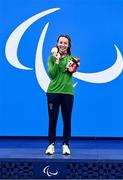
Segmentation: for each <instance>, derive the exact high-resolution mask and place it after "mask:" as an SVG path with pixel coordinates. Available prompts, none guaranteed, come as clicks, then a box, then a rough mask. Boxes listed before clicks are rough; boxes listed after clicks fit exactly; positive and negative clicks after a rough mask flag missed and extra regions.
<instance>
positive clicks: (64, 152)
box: [62, 144, 70, 155]
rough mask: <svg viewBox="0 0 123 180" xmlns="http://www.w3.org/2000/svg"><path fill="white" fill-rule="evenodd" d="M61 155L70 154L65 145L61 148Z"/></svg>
mask: <svg viewBox="0 0 123 180" xmlns="http://www.w3.org/2000/svg"><path fill="white" fill-rule="evenodd" d="M62 154H63V155H69V154H70V149H69V147H68V145H67V144H64V145H63V146H62Z"/></svg>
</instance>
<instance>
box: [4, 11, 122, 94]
mask: <svg viewBox="0 0 123 180" xmlns="http://www.w3.org/2000/svg"><path fill="white" fill-rule="evenodd" d="M58 10H60V8H53V9H48V10H46V11H43V12H41V13H38V14H36V15H34V16H32V17H30V18H29V19H27V20H25V21H24V22H23V23H22V24H20V25H19V26H18V27H17V28H16V29H15V30H14V31H13V32H12V33H11V35H10V36H9V38H8V40H7V43H6V47H5V54H6V58H7V60H8V62H9V63H10V64H11V65H12V66H14V67H15V68H18V69H22V70H33V69H32V68H30V67H27V66H24V65H23V64H21V63H20V61H19V59H18V57H17V50H18V46H19V43H20V40H21V38H22V36H23V34H24V33H25V31H26V30H27V29H28V28H29V27H30V26H31V25H32V24H33V23H34V22H35V21H37V20H38V19H40V18H42V17H44V16H46V15H48V14H51V13H53V12H55V11H58ZM48 26H49V22H48V23H46V25H45V26H44V28H43V30H42V33H41V36H40V38H39V42H38V45H37V50H36V56H35V73H36V78H37V81H38V83H39V85H40V87H41V88H42V89H43V90H44V91H46V90H47V87H48V84H49V82H50V79H49V77H48V75H47V73H46V70H45V68H44V64H43V56H42V49H43V44H44V40H45V36H46V32H47V29H48ZM114 46H115V49H116V53H117V58H116V61H115V63H114V64H113V65H112V66H111V67H110V68H108V69H106V70H103V71H100V72H96V73H82V72H75V73H74V74H73V77H75V78H77V79H79V80H82V81H86V82H90V83H107V82H110V81H112V80H114V79H116V78H117V77H118V76H119V75H120V74H121V72H122V70H123V57H122V55H121V53H120V51H119V49H118V47H117V46H116V45H114ZM80 58H81V57H80Z"/></svg>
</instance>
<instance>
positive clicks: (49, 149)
mask: <svg viewBox="0 0 123 180" xmlns="http://www.w3.org/2000/svg"><path fill="white" fill-rule="evenodd" d="M54 152H55V146H54V143H52V144H50V145H49V146H48V148H47V150H46V151H45V154H47V155H52V154H54Z"/></svg>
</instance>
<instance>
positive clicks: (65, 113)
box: [47, 93, 74, 144]
mask: <svg viewBox="0 0 123 180" xmlns="http://www.w3.org/2000/svg"><path fill="white" fill-rule="evenodd" d="M73 99H74V96H73V95H69V94H55V93H47V101H48V113H49V132H48V136H49V144H51V143H55V141H56V126H57V121H58V114H59V110H60V108H61V113H62V118H63V144H64V143H65V144H68V143H69V139H70V137H71V114H72V108H73Z"/></svg>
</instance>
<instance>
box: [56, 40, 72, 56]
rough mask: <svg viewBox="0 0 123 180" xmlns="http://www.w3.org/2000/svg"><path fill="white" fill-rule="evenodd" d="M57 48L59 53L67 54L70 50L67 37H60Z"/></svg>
mask: <svg viewBox="0 0 123 180" xmlns="http://www.w3.org/2000/svg"><path fill="white" fill-rule="evenodd" d="M57 47H58V49H59V52H60V53H61V54H65V53H67V50H68V48H69V41H68V39H67V38H66V37H60V38H59V40H58V42H57Z"/></svg>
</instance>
